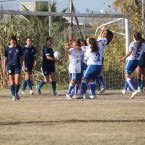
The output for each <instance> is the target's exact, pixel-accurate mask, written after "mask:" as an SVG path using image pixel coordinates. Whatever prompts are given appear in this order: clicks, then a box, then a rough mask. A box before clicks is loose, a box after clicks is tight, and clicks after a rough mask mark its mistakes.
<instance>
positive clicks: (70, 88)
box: [66, 73, 75, 99]
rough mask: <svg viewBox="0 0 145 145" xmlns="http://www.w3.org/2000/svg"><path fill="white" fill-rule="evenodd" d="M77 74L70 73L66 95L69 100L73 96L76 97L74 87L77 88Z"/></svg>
mask: <svg viewBox="0 0 145 145" xmlns="http://www.w3.org/2000/svg"><path fill="white" fill-rule="evenodd" d="M74 79H75V74H74V73H70V74H69V80H70V81H69V85H68V89H67V93H66V97H67V99H71V98H72V96H73V95H74V87H75V84H74V83H75V82H74Z"/></svg>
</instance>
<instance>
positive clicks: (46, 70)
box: [36, 37, 60, 96]
mask: <svg viewBox="0 0 145 145" xmlns="http://www.w3.org/2000/svg"><path fill="white" fill-rule="evenodd" d="M52 45H53V38H52V37H48V38H46V44H45V45H44V47H43V50H42V55H43V56H42V57H43V59H42V67H41V70H42V74H43V76H44V80H41V81H40V83H39V84H38V85H37V86H36V89H37V91H38V93H39V94H41V88H42V87H43V86H44V84H46V83H48V82H49V79H51V85H52V95H53V96H56V95H57V92H56V77H55V63H56V62H57V63H60V61H59V60H57V59H56V58H54V51H53V49H52Z"/></svg>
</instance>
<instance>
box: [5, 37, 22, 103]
mask: <svg viewBox="0 0 145 145" xmlns="http://www.w3.org/2000/svg"><path fill="white" fill-rule="evenodd" d="M4 56H5V61H4V66H5V67H4V71H5V72H6V71H7V74H8V78H9V83H10V91H11V97H12V101H16V100H20V96H19V94H18V92H19V88H20V82H19V81H20V73H21V57H22V48H21V47H20V46H19V45H18V43H17V38H16V36H11V38H10V43H9V45H8V46H7V47H6V48H5V50H4Z"/></svg>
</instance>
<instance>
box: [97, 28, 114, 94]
mask: <svg viewBox="0 0 145 145" xmlns="http://www.w3.org/2000/svg"><path fill="white" fill-rule="evenodd" d="M112 39H113V32H112V31H110V30H109V29H103V30H102V32H101V33H100V35H99V37H98V39H97V42H98V46H99V49H100V53H101V55H102V56H103V59H102V61H103V62H104V51H105V48H106V47H107V45H109V43H110V42H111V41H112ZM97 83H98V85H99V89H100V91H99V92H98V93H103V92H104V91H105V83H104V78H103V73H102V72H101V73H100V74H99V75H98V76H97Z"/></svg>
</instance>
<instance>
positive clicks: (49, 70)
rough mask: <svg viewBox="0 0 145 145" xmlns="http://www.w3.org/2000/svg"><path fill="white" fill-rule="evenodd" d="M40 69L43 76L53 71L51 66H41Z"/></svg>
mask: <svg viewBox="0 0 145 145" xmlns="http://www.w3.org/2000/svg"><path fill="white" fill-rule="evenodd" d="M41 71H42V74H43V75H44V76H48V75H49V74H50V73H52V72H55V68H54V67H52V68H43V67H42V68H41Z"/></svg>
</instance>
